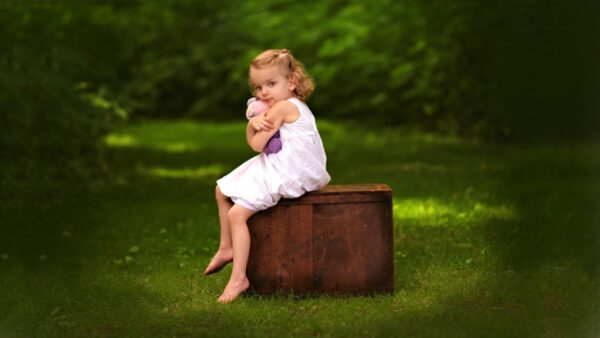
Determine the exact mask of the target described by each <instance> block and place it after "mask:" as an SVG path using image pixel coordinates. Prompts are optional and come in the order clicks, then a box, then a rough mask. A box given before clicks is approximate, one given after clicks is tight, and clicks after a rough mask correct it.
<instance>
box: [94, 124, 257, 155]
mask: <svg viewBox="0 0 600 338" xmlns="http://www.w3.org/2000/svg"><path fill="white" fill-rule="evenodd" d="M245 126H246V122H244V121H241V122H230V123H199V122H196V121H190V120H182V121H177V122H172V123H170V124H169V127H168V128H165V125H164V123H163V122H147V123H144V124H140V125H131V126H128V127H125V128H123V129H120V130H118V131H114V132H112V133H111V134H109V135H107V136H106V137H105V138H104V143H105V144H106V145H107V146H109V147H114V148H117V147H131V148H147V149H152V150H158V151H162V152H166V153H186V152H194V151H199V150H203V149H207V148H211V149H215V148H216V149H231V148H236V149H237V148H240V146H244V145H245V142H246V141H245V140H246V137H245Z"/></svg>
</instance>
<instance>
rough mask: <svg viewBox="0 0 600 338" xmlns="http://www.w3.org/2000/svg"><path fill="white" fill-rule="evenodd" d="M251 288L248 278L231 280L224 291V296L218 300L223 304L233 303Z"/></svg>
mask: <svg viewBox="0 0 600 338" xmlns="http://www.w3.org/2000/svg"><path fill="white" fill-rule="evenodd" d="M249 287H250V282H249V281H248V278H246V276H244V277H243V278H235V279H234V278H233V277H232V278H231V279H230V280H229V283H227V286H226V287H225V290H223V294H222V295H221V297H219V299H218V300H217V301H218V302H219V303H221V304H225V303H229V302H233V301H234V300H235V299H236V298H237V296H239V295H240V293H242V292H244V291H246V290H247V289H248V288H249Z"/></svg>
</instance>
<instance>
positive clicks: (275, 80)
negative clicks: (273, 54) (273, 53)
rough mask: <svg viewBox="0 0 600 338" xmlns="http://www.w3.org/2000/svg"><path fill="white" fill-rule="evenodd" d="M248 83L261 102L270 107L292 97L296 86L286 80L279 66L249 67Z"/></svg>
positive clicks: (290, 79) (292, 80) (291, 81)
mask: <svg viewBox="0 0 600 338" xmlns="http://www.w3.org/2000/svg"><path fill="white" fill-rule="evenodd" d="M250 82H251V83H252V87H253V91H254V93H255V95H256V97H258V98H259V99H260V100H261V101H263V102H264V103H266V104H267V105H268V106H269V107H272V106H273V105H274V104H275V103H277V102H279V101H281V100H285V99H289V98H290V97H294V96H295V95H294V89H296V84H295V81H294V79H293V78H289V79H288V78H287V77H286V76H285V73H284V70H283V69H282V67H281V66H270V67H266V68H260V69H258V68H255V67H250Z"/></svg>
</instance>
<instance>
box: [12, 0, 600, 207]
mask: <svg viewBox="0 0 600 338" xmlns="http://www.w3.org/2000/svg"><path fill="white" fill-rule="evenodd" d="M599 9H600V5H599V4H598V3H597V2H593V1H578V2H577V3H573V4H571V3H563V2H560V1H557V0H549V1H540V0H530V1H525V2H523V1H516V0H513V1H494V2H481V1H475V0H457V1H450V2H448V1H439V0H438V1H427V2H422V1H416V0H403V1H392V0H382V1H377V2H366V1H359V0H346V1H340V0H332V1H323V2H322V1H304V2H295V1H288V0H263V1H241V0H231V1H199V0H179V1H172V2H164V1H158V0H143V1H142V0H129V1H125V0H112V1H66V0H65V1H35V0H33V1H26V2H20V1H11V0H4V1H2V2H0V20H1V21H0V22H1V23H0V28H1V30H0V41H1V45H2V52H1V53H0V74H1V75H0V113H1V114H0V123H2V125H3V126H7V127H5V128H4V130H3V132H2V135H1V136H0V146H1V147H2V156H3V158H4V159H8V160H3V164H2V173H3V175H2V182H1V183H2V185H3V187H10V186H11V185H13V186H14V189H9V188H6V189H3V194H5V196H3V197H6V198H7V199H10V198H11V197H14V195H15V194H18V193H19V191H23V189H20V186H21V184H22V183H24V182H27V183H28V184H31V185H32V186H40V187H42V186H44V182H46V183H48V182H60V178H61V177H63V178H68V177H79V178H82V177H83V178H85V177H87V176H89V175H92V174H93V172H94V170H95V169H93V168H99V167H102V154H101V151H102V150H101V148H100V147H99V143H98V140H99V137H100V136H101V135H102V134H104V133H105V132H106V131H107V130H108V129H110V128H111V126H113V125H114V123H115V122H118V121H122V120H124V119H125V118H127V117H128V116H132V117H136V118H179V117H192V118H197V119H203V120H207V119H208V120H214V121H219V120H231V119H234V120H235V119H243V111H244V104H245V101H246V99H247V97H248V96H249V95H250V94H249V91H248V86H247V70H248V64H249V62H250V60H251V59H252V58H253V57H254V56H255V55H257V54H258V53H259V52H261V51H262V50H264V49H267V48H284V47H285V48H288V49H290V50H292V52H293V53H294V55H295V56H296V57H297V58H298V59H299V60H301V61H302V62H303V63H304V64H305V66H306V67H307V69H308V72H309V74H311V76H312V77H313V78H314V79H315V82H316V85H317V90H316V91H315V94H313V96H312V97H311V98H309V104H310V105H311V108H312V109H313V111H315V112H316V114H317V115H318V116H321V117H326V118H328V119H333V120H335V119H356V120H360V121H361V123H368V124H372V125H374V126H378V125H389V124H394V125H413V126H417V127H420V128H423V129H425V130H428V131H437V132H442V133H447V134H454V135H459V136H463V137H468V138H478V139H483V140H487V141H539V140H542V141H547V140H564V139H590V138H594V137H596V136H597V135H598V131H599V130H600V128H599V126H600V123H599V117H598V115H599V114H597V111H598V108H600V107H598V103H597V99H596V97H595V96H597V93H598V88H599V87H600V86H598V84H599V79H600V76H599V74H600V71H599V70H600V67H599V65H598V62H597V60H595V57H597V55H598V52H599V51H600V43H599V39H598V33H599V32H600V30H599V29H598V24H597V23H596V21H597V20H595V19H596V18H597V17H598V16H599V14H600V11H599ZM48 184H50V183H48ZM48 184H46V186H48ZM59 184H60V183H59ZM59 186H60V185H58V186H57V187H59ZM50 190H51V189H50ZM50 190H49V191H50Z"/></svg>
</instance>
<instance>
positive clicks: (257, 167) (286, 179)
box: [217, 98, 331, 211]
mask: <svg viewBox="0 0 600 338" xmlns="http://www.w3.org/2000/svg"><path fill="white" fill-rule="evenodd" d="M288 101H290V102H292V103H293V104H294V105H295V106H296V107H298V110H299V111H300V117H299V118H298V119H297V120H296V121H294V122H292V123H282V124H281V127H280V128H279V134H280V135H281V144H282V148H281V150H280V151H279V152H277V153H273V154H268V155H267V154H265V153H264V152H262V153H260V154H259V155H257V156H255V157H253V158H251V159H249V160H248V161H246V162H244V163H243V164H242V165H240V166H239V167H237V168H236V169H234V170H233V171H232V172H230V173H229V174H227V175H226V176H224V177H222V178H220V179H219V180H217V185H218V186H219V189H220V190H221V192H222V193H223V194H224V195H225V196H228V197H230V198H231V200H232V201H233V202H234V203H236V204H239V205H241V206H243V207H245V208H248V209H250V210H254V211H259V210H264V209H267V208H270V207H272V206H274V205H275V204H277V202H278V201H279V199H280V198H282V197H284V198H296V197H300V196H302V195H303V194H304V193H305V192H307V191H314V190H319V189H321V188H322V187H323V186H325V185H326V184H327V183H329V181H330V180H331V177H330V176H329V174H328V173H327V170H326V166H325V164H326V161H327V157H326V156H325V149H324V148H323V141H322V140H321V136H320V135H319V131H318V130H317V125H316V123H315V117H314V116H313V114H312V112H311V111H310V109H309V108H308V106H306V104H305V103H304V102H302V101H300V100H298V99H296V98H290V99H288Z"/></svg>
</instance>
